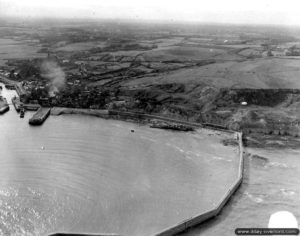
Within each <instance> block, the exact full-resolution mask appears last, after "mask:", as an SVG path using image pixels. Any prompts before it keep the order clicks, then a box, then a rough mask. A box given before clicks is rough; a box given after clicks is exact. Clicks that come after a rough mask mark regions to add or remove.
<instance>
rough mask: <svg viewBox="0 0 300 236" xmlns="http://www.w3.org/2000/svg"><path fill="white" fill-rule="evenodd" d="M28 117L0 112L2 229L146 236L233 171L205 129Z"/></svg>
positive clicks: (227, 180) (215, 192)
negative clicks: (34, 122)
mask: <svg viewBox="0 0 300 236" xmlns="http://www.w3.org/2000/svg"><path fill="white" fill-rule="evenodd" d="M2 94H3V96H5V97H7V98H8V100H9V101H10V97H11V96H13V95H14V91H7V90H4V91H3V92H2ZM31 115H32V113H26V114H25V118H24V119H20V118H19V117H18V115H17V114H16V112H15V110H14V108H13V107H12V106H11V110H10V111H9V112H8V113H6V114H4V115H2V116H0V134H1V135H0V151H1V153H0V166H1V171H0V218H1V219H0V235H46V234H47V233H50V232H57V231H69V232H70V231H73V232H94V233H97V232H98V233H99V232H110V233H121V234H122V235H138V236H141V235H152V234H154V233H155V232H158V231H160V230H162V229H164V228H165V227H168V226H171V225H173V224H175V223H178V222H180V221H182V220H183V219H185V218H188V217H191V216H193V215H197V214H199V213H200V212H201V211H203V210H206V209H208V208H209V207H210V206H211V205H212V204H213V203H214V202H216V201H218V200H219V199H220V197H221V195H223V194H224V192H225V191H227V188H228V186H229V185H231V183H232V182H233V180H234V179H235V177H236V176H237V165H238V159H237V150H236V148H233V147H225V146H223V145H222V144H221V143H220V139H221V137H220V136H219V135H213V134H212V133H210V132H209V131H197V132H193V133H180V132H168V131H163V130H157V129H151V128H148V127H146V126H139V125H137V124H132V123H126V122H121V121H113V120H103V119H99V118H94V117H86V116H76V115H69V116H59V117H55V116H51V117H50V118H49V119H48V120H47V121H46V122H45V123H44V124H43V125H42V126H39V127H32V126H29V125H28V119H29V118H30V116H31ZM131 129H134V130H135V132H134V133H132V132H130V130H131ZM287 191H288V190H287ZM293 191H294V190H293ZM250 193H251V192H250ZM250 193H249V194H250ZM249 201H252V200H251V199H250V198H249Z"/></svg>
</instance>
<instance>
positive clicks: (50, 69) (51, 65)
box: [41, 61, 66, 96]
mask: <svg viewBox="0 0 300 236" xmlns="http://www.w3.org/2000/svg"><path fill="white" fill-rule="evenodd" d="M41 72H42V74H41V75H42V77H44V78H47V79H49V81H50V83H51V86H50V91H49V95H50V96H53V95H54V92H57V91H59V90H60V89H62V88H63V87H64V86H65V81H66V76H65V73H64V71H63V70H62V68H61V67H60V66H59V65H58V64H57V63H56V62H54V61H45V62H43V63H42V65H41Z"/></svg>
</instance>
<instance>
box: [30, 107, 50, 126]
mask: <svg viewBox="0 0 300 236" xmlns="http://www.w3.org/2000/svg"><path fill="white" fill-rule="evenodd" d="M49 115H50V108H45V107H41V108H40V109H38V111H37V112H36V113H35V114H34V115H33V116H32V117H31V118H30V119H29V124H30V125H41V124H43V123H44V121H45V120H46V119H47V118H48V116H49Z"/></svg>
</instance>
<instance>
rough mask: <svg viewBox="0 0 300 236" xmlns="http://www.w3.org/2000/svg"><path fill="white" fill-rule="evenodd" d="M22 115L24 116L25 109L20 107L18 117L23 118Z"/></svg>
mask: <svg viewBox="0 0 300 236" xmlns="http://www.w3.org/2000/svg"><path fill="white" fill-rule="evenodd" d="M24 116H25V109H24V108H22V109H21V110H20V118H24Z"/></svg>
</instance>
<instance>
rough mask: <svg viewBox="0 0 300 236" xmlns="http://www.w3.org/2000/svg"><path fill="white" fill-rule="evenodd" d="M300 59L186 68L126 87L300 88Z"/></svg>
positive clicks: (260, 60) (132, 81) (266, 60)
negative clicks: (163, 85)
mask: <svg viewBox="0 0 300 236" xmlns="http://www.w3.org/2000/svg"><path fill="white" fill-rule="evenodd" d="M299 77H300V60H295V59H289V58H285V59H283V58H262V59H255V60H250V61H243V62H234V61H231V62H224V63H215V64H211V65H206V66H203V67H196V68H190V69H182V70H179V71H175V72H171V73H168V74H166V75H163V76H161V75H159V76H149V77H145V78H141V79H136V80H131V81H129V82H126V83H125V85H128V86H136V85H150V84H152V83H157V82H159V83H166V84H167V83H180V82H183V83H194V84H207V85H211V86H214V87H219V88H222V87H238V88H298V89H300V81H299Z"/></svg>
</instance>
